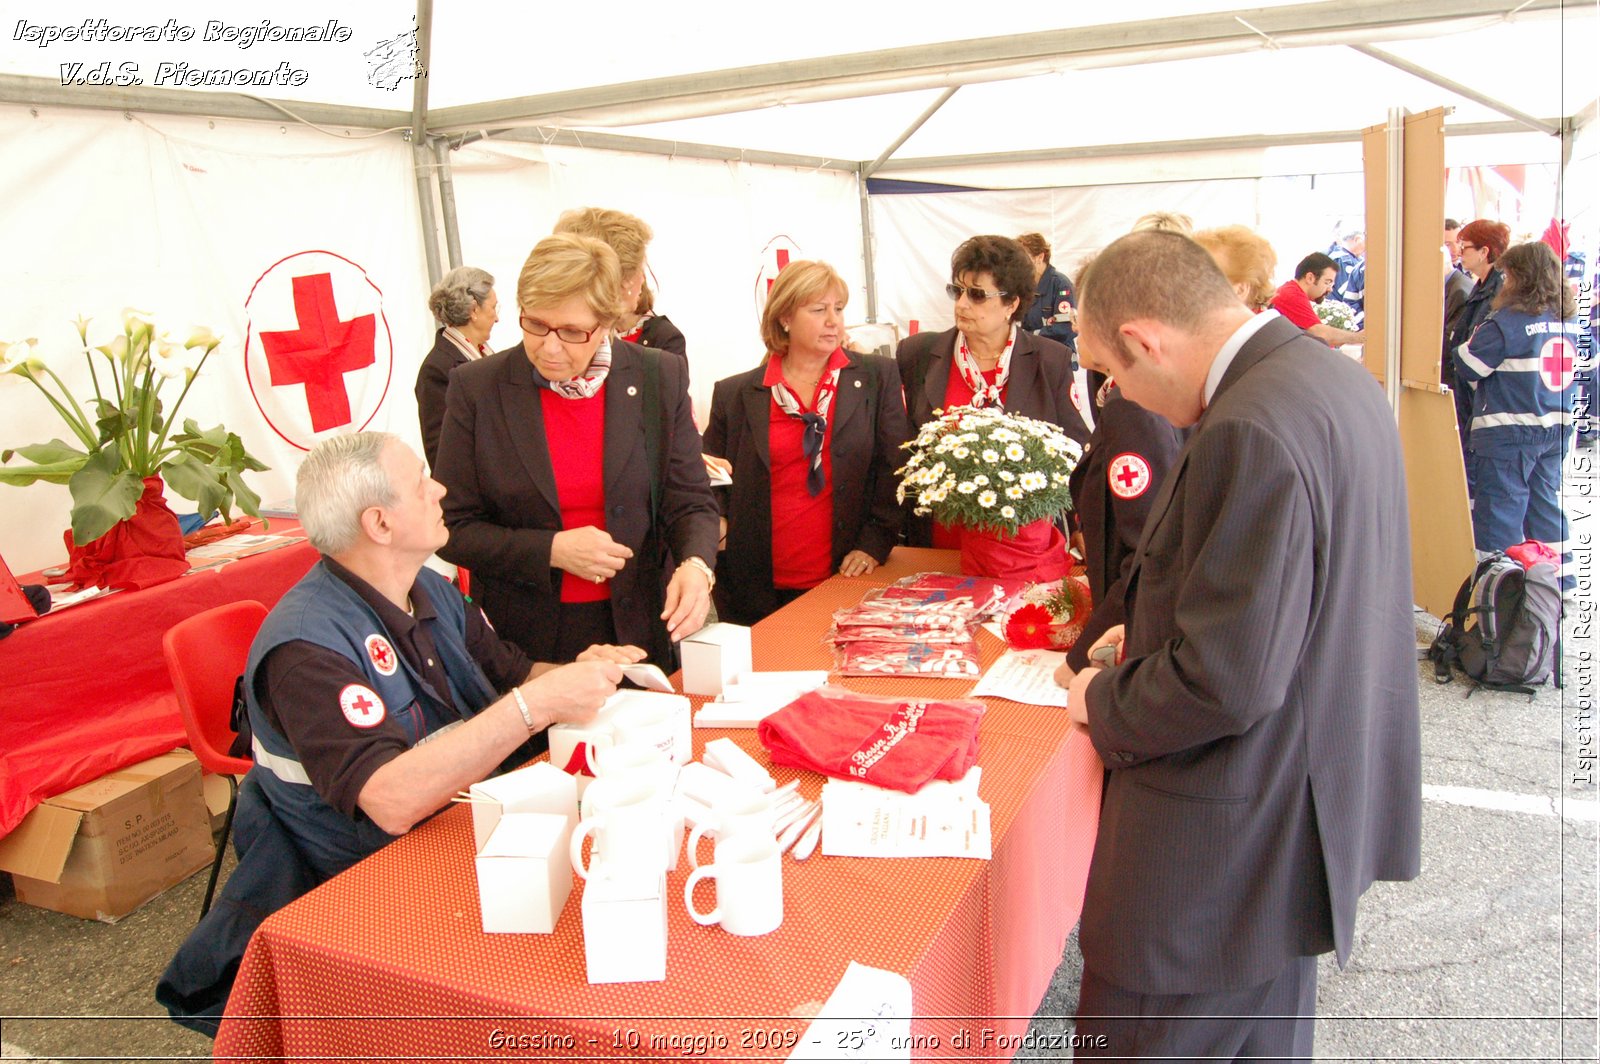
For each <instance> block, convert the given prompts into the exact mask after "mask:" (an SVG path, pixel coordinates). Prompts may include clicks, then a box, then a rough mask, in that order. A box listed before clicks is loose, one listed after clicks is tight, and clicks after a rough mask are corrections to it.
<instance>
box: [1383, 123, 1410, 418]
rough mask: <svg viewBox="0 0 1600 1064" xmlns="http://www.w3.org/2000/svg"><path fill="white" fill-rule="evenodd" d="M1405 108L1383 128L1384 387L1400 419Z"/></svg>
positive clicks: (1395, 413) (1396, 415)
mask: <svg viewBox="0 0 1600 1064" xmlns="http://www.w3.org/2000/svg"><path fill="white" fill-rule="evenodd" d="M1405 118H1406V112H1405V109H1404V108H1401V107H1391V108H1389V124H1388V127H1387V128H1386V129H1385V130H1384V133H1385V135H1386V137H1387V139H1388V148H1389V150H1388V164H1389V165H1388V174H1387V177H1388V186H1389V195H1388V196H1387V197H1386V199H1387V202H1386V203H1385V207H1386V210H1385V217H1384V236H1385V245H1384V265H1385V267H1386V268H1387V273H1386V275H1385V277H1384V279H1383V284H1384V293H1385V296H1386V298H1387V300H1388V304H1389V313H1388V314H1387V315H1386V317H1385V320H1384V323H1383V328H1384V336H1383V339H1384V344H1385V345H1386V346H1385V348H1384V352H1385V356H1386V357H1385V362H1386V365H1385V367H1384V387H1385V389H1386V390H1387V391H1388V394H1389V406H1390V407H1391V408H1393V410H1394V416H1395V421H1396V422H1398V421H1399V420H1400V313H1401V310H1402V308H1401V305H1400V300H1401V295H1402V292H1403V288H1402V286H1401V283H1400V282H1401V276H1400V269H1401V266H1402V264H1403V261H1404V258H1405V255H1404V251H1405V248H1404V245H1403V243H1402V242H1403V240H1404V238H1405V231H1404V225H1403V224H1402V219H1403V218H1404V215H1405V212H1404V207H1405V173H1406V167H1405V163H1406V160H1405V147H1406V126H1405Z"/></svg>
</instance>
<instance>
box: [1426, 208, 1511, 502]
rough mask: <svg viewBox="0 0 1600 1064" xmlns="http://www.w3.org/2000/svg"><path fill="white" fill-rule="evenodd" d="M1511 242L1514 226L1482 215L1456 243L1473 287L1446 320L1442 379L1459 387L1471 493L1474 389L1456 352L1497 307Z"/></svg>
mask: <svg viewBox="0 0 1600 1064" xmlns="http://www.w3.org/2000/svg"><path fill="white" fill-rule="evenodd" d="M1510 245H1511V227H1510V226H1508V225H1506V224H1505V223H1504V222H1491V221H1489V220H1488V219H1487V218H1479V219H1477V220H1476V221H1471V222H1468V223H1467V224H1466V225H1464V226H1462V227H1461V231H1460V232H1459V233H1457V234H1456V247H1457V249H1458V250H1459V251H1460V253H1461V268H1462V270H1464V271H1466V272H1467V273H1468V274H1470V275H1471V276H1472V280H1473V285H1472V291H1471V292H1469V293H1467V298H1466V299H1465V300H1463V301H1462V303H1461V305H1460V306H1459V307H1457V308H1456V311H1455V314H1454V315H1453V316H1452V317H1451V318H1450V320H1449V321H1446V322H1445V323H1444V352H1443V364H1442V365H1441V366H1440V370H1439V379H1440V382H1441V383H1443V384H1444V385H1445V386H1446V387H1449V388H1452V389H1454V391H1455V400H1456V428H1457V429H1458V430H1460V433H1461V460H1462V462H1463V463H1464V464H1465V466H1466V469H1467V494H1469V495H1470V494H1471V493H1472V481H1473V468H1472V440H1471V426H1472V389H1471V388H1470V387H1466V386H1465V383H1466V382H1464V381H1459V382H1458V380H1457V378H1456V369H1455V361H1454V356H1455V353H1456V352H1457V351H1459V350H1461V348H1462V347H1463V346H1464V345H1465V344H1466V342H1467V341H1468V340H1470V339H1472V334H1473V333H1474V332H1476V331H1477V330H1478V326H1480V325H1482V324H1483V323H1484V321H1486V320H1487V319H1488V317H1489V311H1491V310H1493V309H1494V300H1495V297H1496V296H1498V295H1499V294H1500V285H1501V284H1503V283H1504V282H1505V274H1503V273H1501V272H1500V267H1499V266H1497V265H1496V262H1497V260H1498V259H1499V258H1500V256H1501V255H1504V254H1505V253H1506V248H1508V247H1509V246H1510Z"/></svg>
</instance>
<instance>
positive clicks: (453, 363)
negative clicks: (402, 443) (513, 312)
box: [417, 266, 500, 466]
mask: <svg viewBox="0 0 1600 1064" xmlns="http://www.w3.org/2000/svg"><path fill="white" fill-rule="evenodd" d="M428 309H429V310H430V311H432V312H433V317H434V320H435V321H437V322H439V331H438V333H437V334H436V335H435V336H434V341H433V350H432V351H429V352H428V357H426V358H424V359H423V360H422V368H421V369H420V370H418V371H417V420H418V421H420V422H421V423H422V454H423V456H424V457H425V458H427V460H428V465H429V466H432V465H434V464H435V463H436V462H437V461H438V460H439V426H440V424H441V423H443V421H444V393H445V388H446V386H448V385H449V383H450V371H451V370H453V369H455V368H456V367H457V366H459V365H461V363H463V362H471V361H472V360H474V359H478V358H482V357H483V356H484V355H489V354H493V353H494V352H492V351H490V350H489V332H490V330H492V329H493V328H494V323H495V322H497V321H499V320H500V297H499V296H497V295H496V294H495V291H494V278H493V277H490V276H489V274H488V273H486V272H485V271H483V270H480V269H478V268H477V267H476V266H457V267H456V268H455V269H453V270H451V271H450V272H449V273H447V274H445V275H444V277H443V278H442V279H441V280H440V281H439V283H438V284H437V285H435V286H434V288H433V291H432V292H430V293H429V294H428Z"/></svg>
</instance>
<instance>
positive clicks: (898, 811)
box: [822, 766, 990, 861]
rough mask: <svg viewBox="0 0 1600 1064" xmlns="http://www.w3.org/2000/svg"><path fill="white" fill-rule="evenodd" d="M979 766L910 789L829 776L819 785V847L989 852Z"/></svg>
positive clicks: (900, 853) (880, 853) (890, 852)
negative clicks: (961, 774) (956, 777)
mask: <svg viewBox="0 0 1600 1064" xmlns="http://www.w3.org/2000/svg"><path fill="white" fill-rule="evenodd" d="M982 772H983V770H982V769H981V768H978V767H976V766H974V767H973V769H972V770H971V771H970V772H968V773H967V774H966V776H965V777H963V778H962V779H959V780H955V781H943V780H936V781H934V782H933V783H930V784H928V785H926V786H925V787H923V788H922V789H921V790H920V791H918V792H917V793H916V794H906V793H904V792H902V791H890V790H885V789H884V788H882V787H874V786H873V785H871V784H870V783H855V782H852V781H849V780H829V781H828V782H827V783H826V784H824V785H823V788H822V852H823V853H825V854H828V855H830V856H834V857H973V858H978V859H980V860H985V861H987V860H988V859H989V856H990V835H989V805H988V803H987V802H985V801H983V800H982V799H981V798H979V797H978V781H979V780H980V779H981V778H982Z"/></svg>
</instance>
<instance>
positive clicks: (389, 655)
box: [367, 632, 400, 676]
mask: <svg viewBox="0 0 1600 1064" xmlns="http://www.w3.org/2000/svg"><path fill="white" fill-rule="evenodd" d="M367 660H368V661H370V662H372V667H373V668H374V669H377V670H378V671H379V672H381V673H382V674H383V675H385V676H393V675H394V671H395V669H397V668H399V667H400V659H399V658H398V656H396V654H395V652H394V645H393V644H392V643H390V642H389V641H388V640H387V639H385V638H383V636H381V635H378V634H377V633H376V632H374V633H373V634H372V635H369V636H367Z"/></svg>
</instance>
